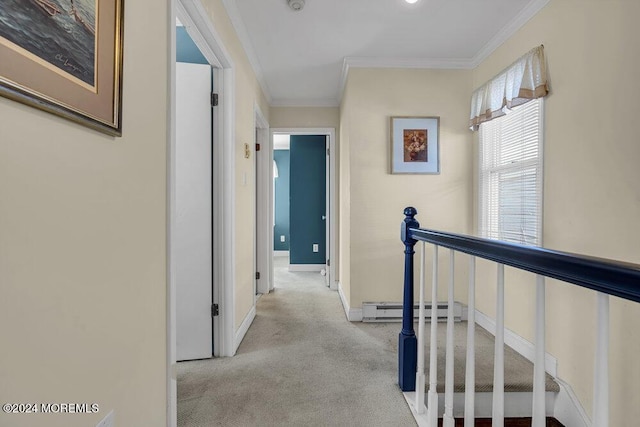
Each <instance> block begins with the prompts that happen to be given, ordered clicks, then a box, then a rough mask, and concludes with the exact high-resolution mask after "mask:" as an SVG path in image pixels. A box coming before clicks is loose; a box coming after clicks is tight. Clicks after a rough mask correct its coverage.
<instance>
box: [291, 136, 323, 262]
mask: <svg viewBox="0 0 640 427" xmlns="http://www.w3.org/2000/svg"><path fill="white" fill-rule="evenodd" d="M325 168H326V137H325V136H324V135H291V143H290V165H289V171H290V175H289V176H290V185H289V192H290V194H289V228H290V234H291V241H290V242H289V263H290V264H324V263H325V262H326V248H325V246H326V231H325V230H326V220H323V219H322V216H323V215H326V209H325V205H326V170H325ZM314 243H317V244H318V249H319V251H318V252H317V253H314V252H313V250H312V246H313V244H314Z"/></svg>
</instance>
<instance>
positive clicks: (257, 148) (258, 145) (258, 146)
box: [256, 142, 260, 151]
mask: <svg viewBox="0 0 640 427" xmlns="http://www.w3.org/2000/svg"><path fill="white" fill-rule="evenodd" d="M256 151H260V144H258V143H257V142H256Z"/></svg>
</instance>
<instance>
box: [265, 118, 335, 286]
mask: <svg viewBox="0 0 640 427" xmlns="http://www.w3.org/2000/svg"><path fill="white" fill-rule="evenodd" d="M335 133H336V130H335V128H272V129H271V138H269V143H270V146H271V147H270V150H269V151H270V153H271V161H273V135H274V134H288V135H326V136H327V141H328V143H327V148H328V150H329V161H328V163H327V167H328V171H329V173H328V175H327V181H328V183H327V191H326V193H327V195H328V201H329V203H328V204H327V207H326V209H327V218H326V221H327V227H326V230H327V236H328V237H327V240H328V242H329V244H328V246H327V253H326V255H327V256H326V258H327V259H329V260H330V265H329V267H328V268H327V278H326V281H327V283H328V286H329V288H330V289H332V290H338V283H337V280H336V279H337V278H336V275H335V266H336V260H335V253H336V221H335V218H336V154H335V153H336V141H335ZM265 169H266V170H263V174H264V179H268V180H269V181H270V182H271V193H270V194H271V195H272V194H273V191H274V190H273V168H265ZM272 198H273V196H271V197H270V199H272ZM269 212H270V213H269V218H270V222H269V224H271V227H272V231H271V233H272V236H271V240H270V242H271V246H270V251H269V253H270V254H271V256H273V223H274V222H273V220H274V218H273V210H270V211H269ZM271 274H273V268H271Z"/></svg>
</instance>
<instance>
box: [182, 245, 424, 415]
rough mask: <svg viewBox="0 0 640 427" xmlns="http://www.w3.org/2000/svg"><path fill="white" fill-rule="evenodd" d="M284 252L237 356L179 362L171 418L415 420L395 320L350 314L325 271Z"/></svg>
mask: <svg viewBox="0 0 640 427" xmlns="http://www.w3.org/2000/svg"><path fill="white" fill-rule="evenodd" d="M287 262H288V259H287V258H285V257H278V258H276V267H275V270H274V273H275V285H276V289H275V291H274V292H272V293H270V294H268V295H263V296H262V297H261V298H260V300H259V301H258V305H257V316H256V319H255V321H254V322H253V325H252V326H251V328H250V329H249V331H248V333H247V335H246V337H245V339H244V341H243V342H242V344H241V345H240V348H239V349H238V353H237V355H236V356H234V357H232V358H221V359H211V360H201V361H193V362H182V363H179V364H178V425H179V426H180V427H196V426H228V427H231V426H243V427H245V426H247V427H249V426H363V427H364V426H374V427H375V426H398V427H400V426H415V425H416V423H415V421H414V419H413V417H412V415H411V412H410V410H409V408H408V407H407V404H406V402H405V400H404V398H403V396H402V393H401V392H400V390H399V388H398V386H397V375H398V374H397V357H398V356H397V352H396V349H397V340H398V333H399V331H400V324H398V323H396V324H390V325H389V324H362V323H353V324H352V323H350V322H348V321H347V320H346V319H345V315H344V310H343V308H342V305H341V303H340V299H339V296H338V294H337V292H335V291H331V290H329V289H328V288H327V287H326V286H325V285H324V277H323V276H321V275H320V274H318V273H306V272H288V271H287V268H286V263H287Z"/></svg>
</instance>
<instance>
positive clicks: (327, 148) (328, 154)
mask: <svg viewBox="0 0 640 427" xmlns="http://www.w3.org/2000/svg"><path fill="white" fill-rule="evenodd" d="M328 155H329V149H328V148H327V156H328Z"/></svg>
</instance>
